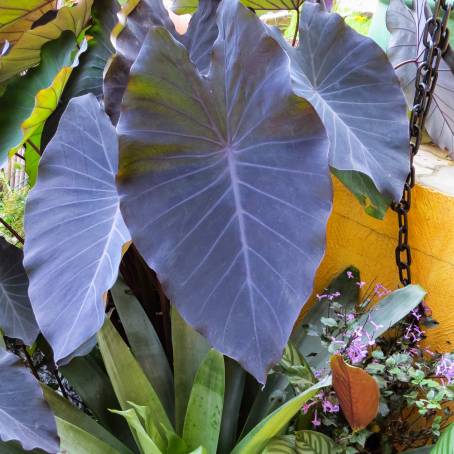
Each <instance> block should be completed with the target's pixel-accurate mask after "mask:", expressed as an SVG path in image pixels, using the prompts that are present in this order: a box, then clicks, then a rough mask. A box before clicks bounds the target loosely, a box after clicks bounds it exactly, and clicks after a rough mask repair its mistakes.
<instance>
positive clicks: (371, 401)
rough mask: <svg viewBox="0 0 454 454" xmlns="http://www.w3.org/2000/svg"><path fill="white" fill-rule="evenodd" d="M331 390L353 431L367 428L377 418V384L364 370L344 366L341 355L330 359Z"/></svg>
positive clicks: (378, 393)
mask: <svg viewBox="0 0 454 454" xmlns="http://www.w3.org/2000/svg"><path fill="white" fill-rule="evenodd" d="M331 369H332V371H333V388H334V391H336V395H337V397H338V399H339V404H340V407H341V409H342V412H343V414H344V416H345V418H346V419H347V421H348V423H349V424H350V427H351V428H352V429H353V431H358V430H362V429H364V428H365V427H367V426H368V425H369V424H370V423H371V422H372V421H373V420H374V419H375V417H376V416H377V413H378V405H379V401H380V390H379V388H378V383H377V382H376V381H375V379H374V378H373V377H372V376H371V375H369V374H368V373H367V372H366V371H365V370H364V369H361V368H359V367H354V366H350V365H349V364H346V363H345V361H344V359H343V358H342V356H341V355H335V356H333V357H332V359H331Z"/></svg>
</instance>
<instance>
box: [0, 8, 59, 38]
mask: <svg viewBox="0 0 454 454" xmlns="http://www.w3.org/2000/svg"><path fill="white" fill-rule="evenodd" d="M57 3H58V0H3V1H2V2H1V3H0V46H1V45H2V44H3V43H4V42H5V41H8V42H9V43H10V44H11V45H14V44H15V43H16V42H17V41H18V40H19V39H20V38H21V36H22V35H23V34H24V33H25V32H26V31H27V30H30V28H31V27H32V25H33V22H35V21H36V20H38V19H40V18H41V17H42V15H43V14H45V13H46V12H47V11H49V10H52V9H56V8H57Z"/></svg>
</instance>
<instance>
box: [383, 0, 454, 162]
mask: <svg viewBox="0 0 454 454" xmlns="http://www.w3.org/2000/svg"><path fill="white" fill-rule="evenodd" d="M429 17H432V13H431V11H430V9H429V7H428V6H427V5H426V1H425V0H414V7H413V9H409V8H407V6H406V5H405V2H404V1H403V0H391V2H390V4H389V8H388V11H387V13H386V25H387V27H388V30H389V31H390V33H391V37H390V40H389V45H388V56H389V59H390V60H391V62H392V64H393V65H394V67H395V68H396V74H397V76H398V77H399V80H400V84H401V86H402V89H403V91H404V93H405V97H406V98H407V105H408V107H409V109H411V108H412V107H413V102H414V96H415V80H416V70H417V68H418V65H420V64H421V63H422V61H423V58H424V50H425V46H424V43H423V39H422V36H423V32H424V25H425V23H426V20H427V19H428V18H429ZM453 93H454V72H453V71H452V70H451V68H450V67H449V66H448V64H447V63H446V61H445V60H444V58H442V59H441V61H440V66H439V68H438V79H437V84H436V86H435V90H434V92H433V98H432V102H431V104H430V108H429V112H428V114H427V117H426V122H425V128H426V129H427V132H428V133H429V135H430V137H431V138H432V141H433V142H434V143H435V144H437V145H438V146H439V147H441V148H446V149H447V150H448V152H449V153H451V155H454V102H453V99H454V97H453Z"/></svg>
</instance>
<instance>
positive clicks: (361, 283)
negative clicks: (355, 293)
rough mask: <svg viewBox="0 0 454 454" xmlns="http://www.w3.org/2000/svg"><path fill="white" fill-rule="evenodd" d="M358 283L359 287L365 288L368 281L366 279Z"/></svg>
mask: <svg viewBox="0 0 454 454" xmlns="http://www.w3.org/2000/svg"><path fill="white" fill-rule="evenodd" d="M356 285H357V286H358V287H359V288H363V287H364V286H365V285H366V283H365V282H364V281H360V282H357V283H356Z"/></svg>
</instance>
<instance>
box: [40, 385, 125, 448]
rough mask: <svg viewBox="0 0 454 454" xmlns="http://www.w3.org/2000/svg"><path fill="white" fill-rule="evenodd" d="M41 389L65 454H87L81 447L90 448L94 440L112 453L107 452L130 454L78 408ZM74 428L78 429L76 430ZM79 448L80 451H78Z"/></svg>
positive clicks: (47, 388)
mask: <svg viewBox="0 0 454 454" xmlns="http://www.w3.org/2000/svg"><path fill="white" fill-rule="evenodd" d="M41 388H42V390H43V393H44V397H45V399H46V401H47V403H48V404H49V405H50V407H51V409H52V411H53V412H54V415H55V416H56V417H57V429H58V435H59V436H60V441H61V447H62V448H63V447H66V450H67V452H77V453H79V452H81V453H85V452H87V453H88V452H90V451H82V447H83V446H84V444H85V443H86V446H87V447H88V448H89V447H90V446H92V443H93V439H94V440H99V441H100V442H102V443H103V444H104V445H105V446H108V447H109V449H113V451H107V452H120V453H121V454H132V451H131V450H130V449H129V448H127V447H126V446H125V445H124V444H123V443H121V442H120V441H119V440H118V439H117V438H115V437H114V436H113V435H112V434H111V433H110V432H108V431H107V430H106V429H104V427H102V426H101V425H100V424H98V423H97V422H96V421H95V420H94V419H93V418H91V417H90V416H88V415H87V414H85V413H84V412H83V411H81V410H79V409H78V408H76V407H73V406H72V405H71V404H70V403H69V402H68V401H67V400H66V399H64V398H63V397H61V396H60V395H59V394H57V393H56V392H55V391H53V390H52V389H51V388H49V387H48V386H46V385H41ZM65 423H66V424H65ZM75 428H78V430H76V429H75ZM84 434H88V435H89V436H90V437H88V436H87V437H86V436H85V435H84ZM79 446H80V449H81V451H79V450H78V449H79ZM62 451H63V449H62Z"/></svg>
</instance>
